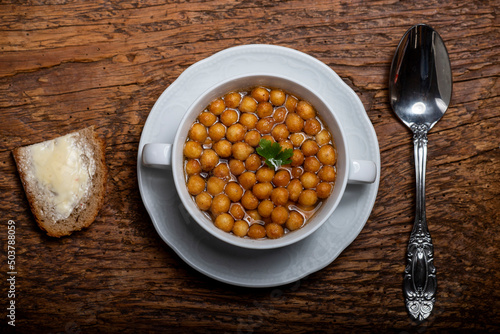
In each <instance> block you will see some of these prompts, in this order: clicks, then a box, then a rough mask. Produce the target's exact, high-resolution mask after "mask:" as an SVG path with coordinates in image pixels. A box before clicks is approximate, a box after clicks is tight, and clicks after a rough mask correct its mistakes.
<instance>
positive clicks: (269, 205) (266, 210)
mask: <svg viewBox="0 0 500 334" xmlns="http://www.w3.org/2000/svg"><path fill="white" fill-rule="evenodd" d="M273 210H274V204H273V202H272V201H270V200H268V199H266V200H264V201H262V202H260V203H259V206H258V207H257V211H258V212H259V215H261V216H262V217H270V216H271V214H272V212H273Z"/></svg>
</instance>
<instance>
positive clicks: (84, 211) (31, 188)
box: [12, 126, 108, 238]
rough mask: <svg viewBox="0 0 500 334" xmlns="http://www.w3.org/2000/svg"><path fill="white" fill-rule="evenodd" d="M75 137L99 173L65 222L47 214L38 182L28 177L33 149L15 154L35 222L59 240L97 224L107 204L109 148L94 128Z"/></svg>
mask: <svg viewBox="0 0 500 334" xmlns="http://www.w3.org/2000/svg"><path fill="white" fill-rule="evenodd" d="M73 133H77V134H78V136H79V138H78V140H84V141H85V143H86V144H88V145H89V146H90V147H91V149H92V153H93V154H92V155H93V158H94V163H95V167H96V169H95V170H96V171H95V173H94V175H93V176H92V178H91V181H90V188H91V191H89V192H88V195H87V196H85V197H84V198H82V199H81V200H80V202H78V203H77V205H76V206H75V207H74V208H73V211H72V212H71V214H70V215H69V216H68V217H67V218H64V219H59V220H55V219H53V217H51V216H50V215H49V214H48V212H47V205H46V204H44V200H45V199H44V198H40V194H39V193H37V184H36V180H33V177H29V171H30V168H32V166H31V164H30V157H29V155H30V146H32V145H28V146H22V147H17V148H15V149H14V150H13V151H12V154H13V156H14V160H15V161H16V165H17V170H18V172H19V176H20V178H21V182H22V184H23V188H24V191H25V193H26V198H27V199H28V203H29V205H30V209H31V212H32V213H33V216H34V218H35V221H36V223H37V224H38V226H39V227H40V229H42V230H43V231H45V232H46V233H47V235H49V236H51V237H57V238H59V237H63V236H67V235H70V234H72V233H73V232H75V231H79V230H82V229H84V228H88V227H89V226H90V225H91V224H92V223H93V222H94V221H95V219H96V217H97V215H98V213H99V210H100V209H101V207H102V205H103V203H104V198H105V193H106V183H107V177H108V168H107V166H106V161H105V148H106V144H105V142H104V140H103V139H101V138H100V137H99V136H98V134H97V133H96V132H95V131H94V127H93V126H91V127H88V128H84V129H82V130H80V131H76V132H73ZM54 139H56V138H54ZM54 139H51V140H54ZM48 141H50V140H48ZM44 209H45V211H44Z"/></svg>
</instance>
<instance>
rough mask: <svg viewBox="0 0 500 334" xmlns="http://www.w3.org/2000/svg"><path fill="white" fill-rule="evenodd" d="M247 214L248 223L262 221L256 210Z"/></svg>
mask: <svg viewBox="0 0 500 334" xmlns="http://www.w3.org/2000/svg"><path fill="white" fill-rule="evenodd" d="M247 214H248V217H250V221H253V222H254V223H255V222H257V221H260V220H262V217H261V215H260V214H259V211H258V210H248V211H247Z"/></svg>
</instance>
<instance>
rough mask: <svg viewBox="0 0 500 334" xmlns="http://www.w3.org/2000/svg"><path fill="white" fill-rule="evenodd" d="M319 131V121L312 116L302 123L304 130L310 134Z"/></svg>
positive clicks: (312, 134)
mask: <svg viewBox="0 0 500 334" xmlns="http://www.w3.org/2000/svg"><path fill="white" fill-rule="evenodd" d="M320 131H321V123H320V122H319V121H318V120H317V119H314V118H311V119H308V120H307V121H306V123H305V124H304V132H305V133H307V134H308V135H310V136H314V135H316V134H317V133H318V132H320Z"/></svg>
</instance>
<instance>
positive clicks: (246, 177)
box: [238, 172, 257, 189]
mask: <svg viewBox="0 0 500 334" xmlns="http://www.w3.org/2000/svg"><path fill="white" fill-rule="evenodd" d="M238 182H239V183H240V185H241V186H242V187H243V188H245V189H250V188H252V187H253V185H254V184H255V183H256V182H257V178H256V177H255V174H254V173H252V172H244V173H243V174H241V175H240V176H239V177H238Z"/></svg>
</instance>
